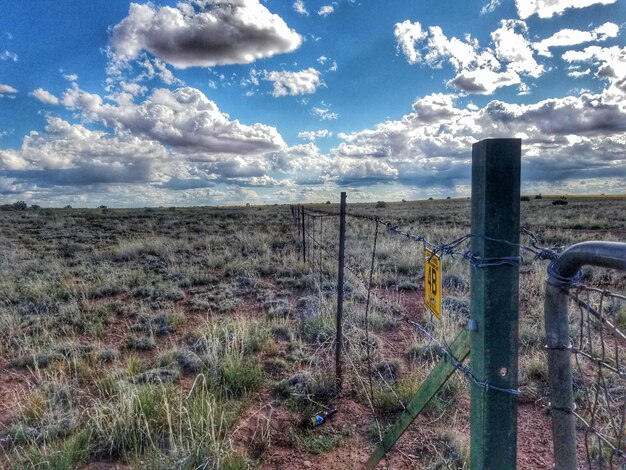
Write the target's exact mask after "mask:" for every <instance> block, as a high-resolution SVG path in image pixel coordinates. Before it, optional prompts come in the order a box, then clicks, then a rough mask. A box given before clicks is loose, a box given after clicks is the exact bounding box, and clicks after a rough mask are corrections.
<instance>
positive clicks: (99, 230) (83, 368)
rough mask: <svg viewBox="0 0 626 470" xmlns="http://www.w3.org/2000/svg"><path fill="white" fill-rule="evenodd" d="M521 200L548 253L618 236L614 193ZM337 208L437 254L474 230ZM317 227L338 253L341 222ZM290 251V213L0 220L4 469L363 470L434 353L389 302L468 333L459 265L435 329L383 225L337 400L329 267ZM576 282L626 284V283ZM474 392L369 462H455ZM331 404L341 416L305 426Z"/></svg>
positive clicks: (352, 299) (414, 207)
mask: <svg viewBox="0 0 626 470" xmlns="http://www.w3.org/2000/svg"><path fill="white" fill-rule="evenodd" d="M528 199H529V200H524V201H523V202H522V226H524V227H526V228H528V229H530V230H532V231H533V232H535V233H536V234H537V235H538V237H539V239H540V240H541V241H542V242H543V243H544V244H545V245H549V246H553V245H565V246H568V245H571V244H573V243H576V242H579V241H584V240H613V241H626V199H623V198H569V199H568V200H567V202H568V203H567V204H557V205H555V204H553V202H554V199H548V198H542V199H534V198H528ZM308 207H309V208H310V209H315V208H318V209H320V208H323V209H324V210H331V211H336V210H337V206H336V205H332V204H331V205H327V204H324V205H310V206H308ZM349 210H350V211H353V212H357V213H361V214H370V215H376V216H379V217H381V218H383V219H385V220H389V221H393V222H395V223H398V224H399V225H400V226H402V227H404V228H406V229H408V230H410V231H412V232H415V233H421V234H425V235H427V237H428V239H429V240H431V241H433V242H436V243H441V242H446V241H451V240H453V239H455V238H457V237H458V236H461V235H464V234H466V233H468V232H469V224H470V220H469V201H467V200H439V201H419V202H402V203H385V204H354V205H350V207H349ZM316 223H319V224H321V226H320V228H315V230H317V232H315V233H316V237H318V238H319V239H320V240H321V241H322V242H323V243H325V244H326V246H328V247H330V249H331V250H332V249H334V247H335V245H336V237H337V227H336V224H337V222H336V220H335V219H332V218H328V219H317V221H316ZM373 232H374V225H373V224H372V223H371V222H370V221H367V220H359V219H352V218H351V219H349V221H348V229H347V241H346V260H347V263H348V264H349V265H351V266H355V267H359V266H360V267H361V268H362V272H363V275H365V274H367V268H368V265H369V260H370V258H371V250H372V241H373ZM299 249H300V245H299V241H298V240H297V237H295V236H294V227H293V224H292V217H291V212H290V208H289V206H284V205H282V206H258V207H254V206H252V207H241V208H222V207H220V208H208V207H202V208H158V209H157V208H154V209H153V208H145V209H106V208H101V209H91V210H82V209H58V210H53V209H38V210H31V209H29V210H16V211H8V210H7V211H0V446H1V449H2V451H1V452H0V466H2V467H3V468H12V469H21V468H24V469H26V468H46V469H73V468H90V469H96V468H97V469H106V468H152V469H164V468H176V469H195V468H207V469H217V468H221V469H245V468H268V469H269V468H290V469H291V468H303V467H310V468H339V469H341V468H359V467H360V465H361V464H362V463H363V462H364V461H365V459H367V457H368V455H369V453H370V452H371V451H372V450H373V448H374V447H375V445H376V443H377V442H378V439H379V437H380V434H381V433H382V432H384V431H385V429H386V428H388V426H390V424H391V423H393V421H394V419H395V418H396V417H397V414H398V412H400V411H401V410H402V408H403V403H406V401H407V400H408V399H409V398H410V396H411V395H412V394H413V393H414V392H415V390H416V389H417V388H418V387H419V384H420V382H421V380H422V379H423V378H424V377H425V375H426V374H427V373H428V372H429V370H430V369H431V368H432V367H433V364H434V363H435V362H436V360H437V358H438V357H439V356H440V354H441V352H440V351H438V350H437V348H436V347H434V345H433V343H432V342H429V341H428V340H427V339H426V338H424V337H423V336H421V335H420V334H419V333H418V332H416V331H415V330H414V329H412V328H411V327H410V326H409V325H407V324H406V323H405V322H402V321H399V319H398V317H397V315H396V314H395V313H394V311H395V308H394V307H398V308H399V309H402V310H404V311H406V312H408V314H410V316H411V317H412V318H413V319H414V320H416V321H418V322H420V323H423V324H424V325H425V327H428V328H430V329H431V330H432V331H433V334H434V335H436V336H437V337H438V338H439V339H440V340H443V339H445V340H447V341H451V340H452V338H453V337H454V335H455V334H456V332H458V330H459V329H460V328H461V327H462V325H463V324H464V321H466V319H467V312H468V305H469V300H468V296H469V289H468V279H469V267H468V266H467V263H466V262H465V261H464V260H463V259H459V258H450V257H446V258H444V260H443V270H444V280H445V282H444V284H445V291H444V315H443V320H442V321H440V322H436V324H435V323H433V321H432V320H431V319H430V318H428V315H426V314H425V309H424V304H423V301H422V296H423V289H422V285H423V261H422V251H421V247H420V246H419V245H416V244H415V243H414V242H411V241H410V240H406V239H403V238H402V237H398V236H395V235H392V234H389V233H386V232H385V231H382V230H381V233H380V235H379V240H378V244H377V253H376V269H375V271H374V273H373V281H374V285H375V289H374V290H375V293H376V295H377V297H381V298H384V299H385V301H384V302H378V301H376V302H372V308H371V310H370V314H369V321H368V323H367V326H368V328H367V329H368V332H369V335H368V336H366V332H365V330H366V328H365V327H366V323H365V318H364V314H363V310H364V304H365V301H366V295H365V290H364V289H363V287H362V286H361V285H360V283H359V282H358V279H357V278H356V277H353V276H351V275H350V274H348V275H347V284H346V298H347V300H346V304H345V316H346V320H345V321H346V326H345V333H346V356H345V377H346V379H345V384H344V393H343V394H342V395H341V396H340V397H336V396H335V395H334V373H333V371H332V369H333V368H332V366H331V364H332V363H333V362H332V361H333V359H332V355H333V341H334V319H333V315H334V311H335V308H336V306H335V301H336V300H335V299H336V272H337V267H336V264H335V262H334V260H333V259H332V258H330V257H328V256H326V254H325V253H323V252H320V251H319V250H317V251H316V250H315V249H312V251H311V252H310V253H309V261H310V263H307V264H305V263H303V262H302V261H301V260H300V256H299ZM545 267H546V262H545V261H543V262H541V261H536V262H531V261H530V260H528V261H527V262H526V263H524V265H523V266H522V267H521V277H520V307H521V318H520V347H521V349H520V353H521V359H520V386H521V389H522V392H523V393H522V397H521V402H522V403H521V405H520V415H519V421H520V423H519V433H520V443H519V459H520V468H525V469H533V468H548V467H550V465H551V457H550V453H551V449H550V431H549V419H548V417H547V416H546V415H545V413H544V412H543V411H542V407H543V406H545V400H543V399H544V398H545V397H546V393H547V391H546V374H547V366H546V361H545V356H544V351H543V337H544V334H543V309H542V305H543V281H544V280H545ZM446 276H447V277H446ZM585 276H586V279H587V280H588V283H590V284H593V285H597V286H601V287H603V288H607V289H611V290H614V291H617V292H621V293H624V291H625V290H626V278H625V276H624V274H623V273H618V272H610V271H602V270H587V271H586V272H585ZM620 308H622V309H623V312H622V313H619V312H618V315H617V317H618V319H620V318H621V321H623V322H626V308H624V306H620ZM620 315H621V316H620ZM368 354H369V356H370V359H371V361H370V362H371V367H368V361H366V357H367V355H368ZM372 371H373V372H372ZM370 377H371V378H372V379H371V380H370ZM468 388H469V386H468V383H467V380H466V379H465V378H464V377H463V376H460V375H456V376H454V377H453V379H452V380H451V381H449V382H448V384H447V385H446V387H445V388H444V389H443V390H442V391H441V392H440V393H439V394H438V396H437V397H436V399H434V400H433V402H432V403H431V404H430V405H429V407H428V409H427V410H426V412H425V413H424V414H423V416H420V417H419V418H418V419H417V420H416V422H415V423H414V424H413V425H412V426H411V427H410V429H409V431H408V432H407V433H406V435H405V436H404V437H403V438H402V439H401V441H400V442H399V443H398V445H397V447H396V449H395V450H394V451H393V452H392V453H391V454H390V456H389V459H388V460H387V461H386V462H383V463H381V465H387V466H389V467H392V468H424V469H439V468H455V469H456V468H459V469H461V468H467V462H468V442H469V422H468V415H469V394H468ZM325 407H336V408H337V409H338V410H339V411H338V413H337V414H336V415H335V416H334V417H333V418H332V419H331V420H329V422H328V423H325V424H324V425H322V426H320V427H318V428H314V429H309V428H307V427H306V426H304V425H303V421H304V420H306V418H307V417H309V416H311V414H313V413H315V412H316V411H319V410H320V409H324V408H325Z"/></svg>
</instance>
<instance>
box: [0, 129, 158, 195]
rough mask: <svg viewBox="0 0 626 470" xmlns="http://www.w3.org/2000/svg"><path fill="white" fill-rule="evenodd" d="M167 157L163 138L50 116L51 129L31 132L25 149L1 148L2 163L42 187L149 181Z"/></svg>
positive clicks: (155, 176) (10, 170)
mask: <svg viewBox="0 0 626 470" xmlns="http://www.w3.org/2000/svg"><path fill="white" fill-rule="evenodd" d="M165 156H166V151H165V149H164V147H162V146H161V145H160V144H158V143H157V142H154V141H150V140H145V139H141V138H138V137H133V136H130V135H124V136H112V135H110V134H107V133H105V132H101V131H91V130H89V129H87V128H85V127H83V126H81V125H78V124H70V123H68V122H66V121H64V120H62V119H59V118H52V117H49V118H48V124H47V125H46V128H45V132H44V133H39V132H35V131H33V132H31V133H30V134H29V135H27V136H26V137H24V140H23V142H22V146H21V148H20V149H19V150H0V167H2V168H4V169H5V171H9V172H10V173H11V174H12V175H13V177H17V176H19V178H20V180H23V181H31V182H35V183H36V184H39V185H46V184H47V185H50V184H52V185H60V186H64V185H87V184H98V183H115V182H118V183H119V182H123V183H131V182H144V183H145V182H150V181H154V180H155V179H157V178H158V175H157V172H156V171H155V165H154V163H155V162H156V161H157V160H159V159H164V158H165Z"/></svg>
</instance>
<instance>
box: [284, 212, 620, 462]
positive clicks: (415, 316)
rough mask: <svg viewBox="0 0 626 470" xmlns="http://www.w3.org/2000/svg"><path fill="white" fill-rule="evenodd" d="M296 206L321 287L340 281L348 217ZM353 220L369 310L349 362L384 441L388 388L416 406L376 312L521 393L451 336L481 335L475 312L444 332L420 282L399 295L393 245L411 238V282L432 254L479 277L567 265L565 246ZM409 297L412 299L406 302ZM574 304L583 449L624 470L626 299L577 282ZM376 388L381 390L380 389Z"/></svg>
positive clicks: (355, 254)
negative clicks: (476, 362) (490, 246)
mask: <svg viewBox="0 0 626 470" xmlns="http://www.w3.org/2000/svg"><path fill="white" fill-rule="evenodd" d="M291 210H292V215H293V218H294V237H295V239H296V240H297V241H298V243H299V245H300V246H299V249H300V250H301V259H302V260H303V261H306V262H307V263H308V264H309V265H310V266H311V269H312V272H313V273H314V274H315V275H317V276H318V277H317V279H318V283H319V284H322V283H323V282H324V280H323V279H324V277H331V276H332V270H330V269H328V266H333V265H335V263H339V254H338V245H339V241H338V239H339V234H338V231H339V217H340V213H339V212H336V211H333V210H329V209H326V208H321V207H319V206H310V207H307V208H304V207H303V206H292V209H291ZM346 216H347V220H348V221H350V222H348V223H347V229H346V231H347V232H348V233H347V234H346V239H347V244H346V255H345V258H346V259H344V264H345V271H346V273H347V276H348V277H347V279H348V284H347V285H346V286H345V290H346V291H348V292H350V294H351V296H352V298H354V297H358V300H360V304H361V306H362V312H361V313H360V314H354V312H352V313H353V314H352V315H351V316H350V317H349V320H350V322H348V323H346V325H345V329H344V338H343V350H344V351H346V353H345V354H344V357H345V360H346V363H347V365H348V367H349V369H350V371H351V373H352V375H353V377H354V380H355V384H356V386H357V387H359V388H360V390H361V392H363V394H364V396H365V401H366V402H367V404H368V407H369V408H370V410H371V413H372V417H373V420H374V423H375V426H376V434H377V436H378V440H379V444H381V443H382V441H383V434H384V433H383V427H382V425H381V419H380V418H381V416H380V413H379V412H377V407H376V401H377V399H379V398H380V393H382V392H381V390H385V391H386V392H387V393H388V397H387V399H390V400H395V401H396V402H397V409H399V410H404V411H406V410H407V403H405V401H406V400H405V399H404V397H400V396H399V394H398V392H397V390H396V388H395V387H394V383H395V379H396V377H394V374H393V371H391V370H390V367H391V364H392V362H391V361H389V360H387V359H386V358H385V354H384V352H383V350H382V349H383V348H380V347H377V345H376V343H375V341H373V340H372V337H371V331H370V329H371V328H370V327H371V324H372V311H374V315H377V316H378V315H380V314H381V312H382V313H383V314H384V315H387V316H388V318H389V320H390V321H400V322H403V323H404V324H406V325H408V326H409V327H410V328H411V329H412V330H413V331H414V332H416V334H417V335H419V336H420V337H422V338H423V340H424V341H425V342H426V345H427V349H428V350H430V351H433V352H434V354H433V355H432V356H431V357H434V358H438V357H442V356H443V357H446V358H447V360H449V361H450V362H451V363H452V364H453V365H454V368H455V369H456V370H457V371H459V372H460V373H461V376H462V377H463V379H464V380H465V381H466V382H467V383H471V384H473V386H476V387H479V388H481V389H484V390H491V391H493V392H495V393H505V394H509V395H513V396H517V395H519V393H520V391H519V390H518V389H517V388H503V387H498V386H496V385H494V384H491V383H489V382H488V381H486V380H484V379H483V378H481V377H479V376H478V375H477V374H476V373H475V372H474V371H472V370H471V368H470V367H469V366H468V365H466V364H464V362H463V361H462V360H458V359H457V358H456V357H455V356H454V354H453V353H452V350H451V347H450V340H451V339H452V337H453V335H454V336H456V334H458V333H459V331H460V330H462V329H464V328H465V329H467V328H469V329H471V320H469V318H468V315H465V318H462V319H461V320H462V321H460V322H458V323H457V324H456V329H452V330H450V329H449V328H448V329H447V330H446V329H445V328H437V327H436V326H435V322H434V320H433V316H432V314H429V313H425V310H426V309H425V307H424V305H423V302H420V301H419V300H417V298H416V297H417V296H416V295H415V292H416V291H421V289H417V286H416V285H415V284H414V283H413V284H408V283H410V282H411V281H403V282H406V283H407V284H406V286H405V287H407V289H406V291H403V290H402V289H399V288H398V284H399V283H397V282H396V283H395V284H392V285H385V279H383V273H384V270H383V269H381V264H384V263H385V261H387V260H388V258H390V257H392V254H390V249H391V248H395V249H398V248H399V246H398V245H397V244H395V243H392V242H389V240H390V239H392V238H396V239H399V240H403V241H404V242H405V245H404V247H400V251H401V252H402V253H404V254H405V255H408V256H407V258H405V259H404V260H403V262H402V263H401V268H402V273H403V274H406V276H405V278H408V279H416V278H422V277H423V276H424V266H425V263H427V262H428V257H427V256H426V255H425V253H426V250H429V253H430V255H429V256H430V257H434V256H436V257H439V258H440V259H442V260H444V261H446V262H447V264H448V265H451V266H455V267H456V268H459V267H460V266H461V265H463V266H464V267H465V270H466V271H470V270H480V269H483V268H485V267H491V266H502V265H508V266H515V267H518V268H519V267H524V268H528V267H529V266H532V265H533V264H535V263H542V267H543V266H545V265H546V264H547V263H548V262H551V261H554V260H556V259H558V258H559V256H560V254H561V253H562V252H563V250H564V249H565V247H564V246H544V244H543V243H542V242H541V240H540V237H539V236H538V235H537V234H535V233H534V232H532V231H531V230H529V229H526V228H522V229H521V230H520V236H521V237H522V239H523V242H520V243H512V242H511V241H508V240H500V239H495V238H491V237H485V236H479V235H477V234H474V233H471V232H469V231H468V232H467V233H462V234H461V235H460V236H457V237H454V238H453V239H452V240H440V239H437V240H435V239H434V237H433V234H429V233H418V232H413V231H410V230H409V229H405V228H403V227H402V226H401V222H400V223H399V222H395V221H390V220H385V219H383V218H382V217H379V216H375V215H369V214H359V213H354V212H348V213H347V214H346ZM475 238H481V239H483V240H487V241H489V242H493V243H496V244H503V245H508V246H515V248H517V249H519V252H520V254H519V256H502V257H491V258H485V257H482V256H480V255H479V254H478V253H475V252H473V251H472V249H471V247H470V244H471V241H472V239H475ZM365 240H368V242H367V243H366V242H365ZM396 260H397V258H396ZM391 264H392V263H391V262H390V263H388V265H391ZM385 267H389V266H385ZM396 269H397V267H396ZM448 279H449V283H448V284H447V285H444V287H446V288H447V290H448V292H453V293H454V292H456V289H457V288H459V287H460V290H465V291H467V290H468V289H467V287H468V286H464V285H461V286H459V284H463V279H459V278H458V277H454V276H451V277H449V278H448ZM402 292H407V293H409V295H404V296H403V295H402ZM570 298H571V302H572V306H573V307H576V312H577V315H576V316H575V317H576V320H574V321H573V322H572V323H571V338H572V352H573V353H574V355H575V364H576V377H575V382H574V386H575V399H576V409H573V410H570V411H571V413H573V414H574V415H575V416H576V419H577V420H578V423H579V424H578V427H579V430H580V434H581V435H582V436H581V438H580V444H579V446H580V447H581V448H582V452H583V454H584V455H583V456H582V457H581V458H582V459H583V460H584V461H585V462H586V465H587V466H588V468H590V469H596V468H598V469H604V468H606V469H613V468H616V469H621V468H624V467H623V466H624V465H626V453H625V449H624V442H625V437H626V436H625V435H624V432H625V430H624V426H625V421H626V418H625V413H626V367H625V366H624V361H625V359H626V354H625V351H626V335H624V334H623V333H622V331H623V330H624V327H625V326H626V296H623V295H620V294H617V293H614V292H610V291H608V290H606V289H600V288H597V287H593V286H588V285H583V284H581V283H577V284H576V285H574V286H572V290H571V292H570ZM444 300H445V299H444ZM445 310H448V311H445ZM453 310H454V308H453V306H449V305H444V315H447V316H448V317H454V318H456V319H458V315H456V314H455V312H454V311H453ZM466 313H469V312H466ZM572 318H574V315H573V316H572ZM468 321H469V323H470V324H469V325H468ZM385 367H386V368H387V369H385ZM374 383H376V386H377V387H379V389H378V392H377V391H376V390H375V388H376V387H375V386H374ZM377 393H378V395H377ZM549 398H550V397H541V398H540V399H539V400H538V401H539V402H541V401H542V400H543V401H545V402H549Z"/></svg>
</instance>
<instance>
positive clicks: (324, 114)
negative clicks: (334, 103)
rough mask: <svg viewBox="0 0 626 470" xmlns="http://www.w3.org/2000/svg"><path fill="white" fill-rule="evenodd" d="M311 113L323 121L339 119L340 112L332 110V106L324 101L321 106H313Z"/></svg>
mask: <svg viewBox="0 0 626 470" xmlns="http://www.w3.org/2000/svg"><path fill="white" fill-rule="evenodd" d="M311 113H312V114H313V116H317V117H318V118H319V119H320V120H322V121H334V120H336V119H339V113H335V112H334V111H331V110H330V107H328V106H327V105H325V104H324V103H322V104H321V106H314V107H313V108H311Z"/></svg>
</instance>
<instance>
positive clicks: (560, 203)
mask: <svg viewBox="0 0 626 470" xmlns="http://www.w3.org/2000/svg"><path fill="white" fill-rule="evenodd" d="M552 205H553V206H567V201H566V200H565V199H556V200H555V201H552Z"/></svg>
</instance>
